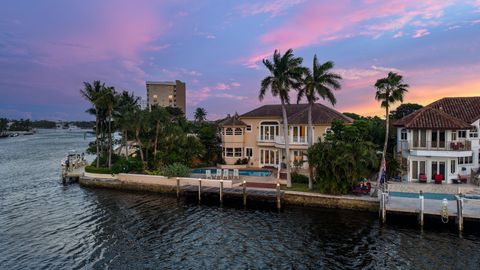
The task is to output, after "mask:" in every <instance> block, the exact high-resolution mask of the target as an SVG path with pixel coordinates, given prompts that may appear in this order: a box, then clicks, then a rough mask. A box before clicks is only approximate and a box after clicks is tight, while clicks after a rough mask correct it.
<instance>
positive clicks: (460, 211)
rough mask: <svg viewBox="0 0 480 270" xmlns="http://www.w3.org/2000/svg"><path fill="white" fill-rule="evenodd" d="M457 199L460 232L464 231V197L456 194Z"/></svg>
mask: <svg viewBox="0 0 480 270" xmlns="http://www.w3.org/2000/svg"><path fill="white" fill-rule="evenodd" d="M455 197H456V199H457V223H458V230H459V231H460V232H462V231H463V198H461V197H460V196H458V195H456V196H455Z"/></svg>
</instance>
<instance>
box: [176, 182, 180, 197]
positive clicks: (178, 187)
mask: <svg viewBox="0 0 480 270" xmlns="http://www.w3.org/2000/svg"><path fill="white" fill-rule="evenodd" d="M178 198H180V178H179V177H177V199H178Z"/></svg>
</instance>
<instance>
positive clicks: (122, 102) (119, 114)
mask: <svg viewBox="0 0 480 270" xmlns="http://www.w3.org/2000/svg"><path fill="white" fill-rule="evenodd" d="M139 101H140V98H139V97H135V96H134V94H133V93H131V94H130V93H129V92H128V91H123V92H122V93H121V94H120V95H119V96H118V98H117V99H116V103H117V104H116V106H115V111H114V118H115V120H116V122H117V127H118V128H119V129H120V131H121V133H122V147H125V153H126V159H127V160H128V157H129V153H128V132H130V131H132V129H133V128H132V126H133V124H132V123H133V122H134V121H135V119H134V117H133V112H134V111H135V110H136V109H139V108H140V106H139V104H138V103H139Z"/></svg>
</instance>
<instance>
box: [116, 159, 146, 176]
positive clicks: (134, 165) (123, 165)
mask: <svg viewBox="0 0 480 270" xmlns="http://www.w3.org/2000/svg"><path fill="white" fill-rule="evenodd" d="M141 171H142V161H141V160H138V159H136V158H129V159H128V160H127V159H125V158H124V157H121V158H118V159H117V160H115V163H114V164H113V165H112V173H128V172H141Z"/></svg>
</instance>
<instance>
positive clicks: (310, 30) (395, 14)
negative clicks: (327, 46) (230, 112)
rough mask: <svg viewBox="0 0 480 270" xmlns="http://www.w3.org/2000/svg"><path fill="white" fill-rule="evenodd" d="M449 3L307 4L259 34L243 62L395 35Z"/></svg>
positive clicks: (439, 12) (440, 12) (342, 1)
mask: <svg viewBox="0 0 480 270" xmlns="http://www.w3.org/2000/svg"><path fill="white" fill-rule="evenodd" d="M452 3H453V0H445V1H435V0H426V1H416V0H404V1H400V0H398V1H380V0H370V1H364V2H362V3H361V4H358V3H356V4H354V3H352V1H348V0H338V1H335V2H333V3H329V4H325V3H318V2H309V3H308V4H306V5H305V8H303V9H302V10H300V11H299V12H297V13H296V14H294V15H293V17H292V18H290V19H289V20H288V21H287V22H286V23H285V24H284V25H282V26H280V27H277V28H274V29H273V30H271V31H269V32H267V33H265V34H264V35H262V36H261V37H260V39H259V42H260V43H259V48H257V50H256V52H255V53H254V54H252V55H251V56H249V57H247V58H246V59H243V62H244V65H245V66H247V67H250V68H257V67H258V66H257V63H258V62H259V61H260V60H262V59H264V58H265V57H268V56H270V55H271V53H272V52H273V51H274V50H275V49H279V50H281V51H285V50H287V49H288V48H302V47H306V46H311V45H315V44H322V43H325V42H328V41H333V40H339V39H345V38H350V37H353V36H358V35H364V36H371V37H375V38H377V37H379V36H380V35H382V34H383V33H385V32H391V31H397V33H398V31H399V30H401V29H403V28H404V27H406V26H408V25H411V24H412V23H413V22H414V21H415V22H416V23H417V24H421V23H424V24H427V23H429V21H431V20H432V18H439V17H441V16H443V10H444V9H445V8H447V7H448V6H450V5H452ZM430 23H431V22H430ZM397 37H398V36H397Z"/></svg>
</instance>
